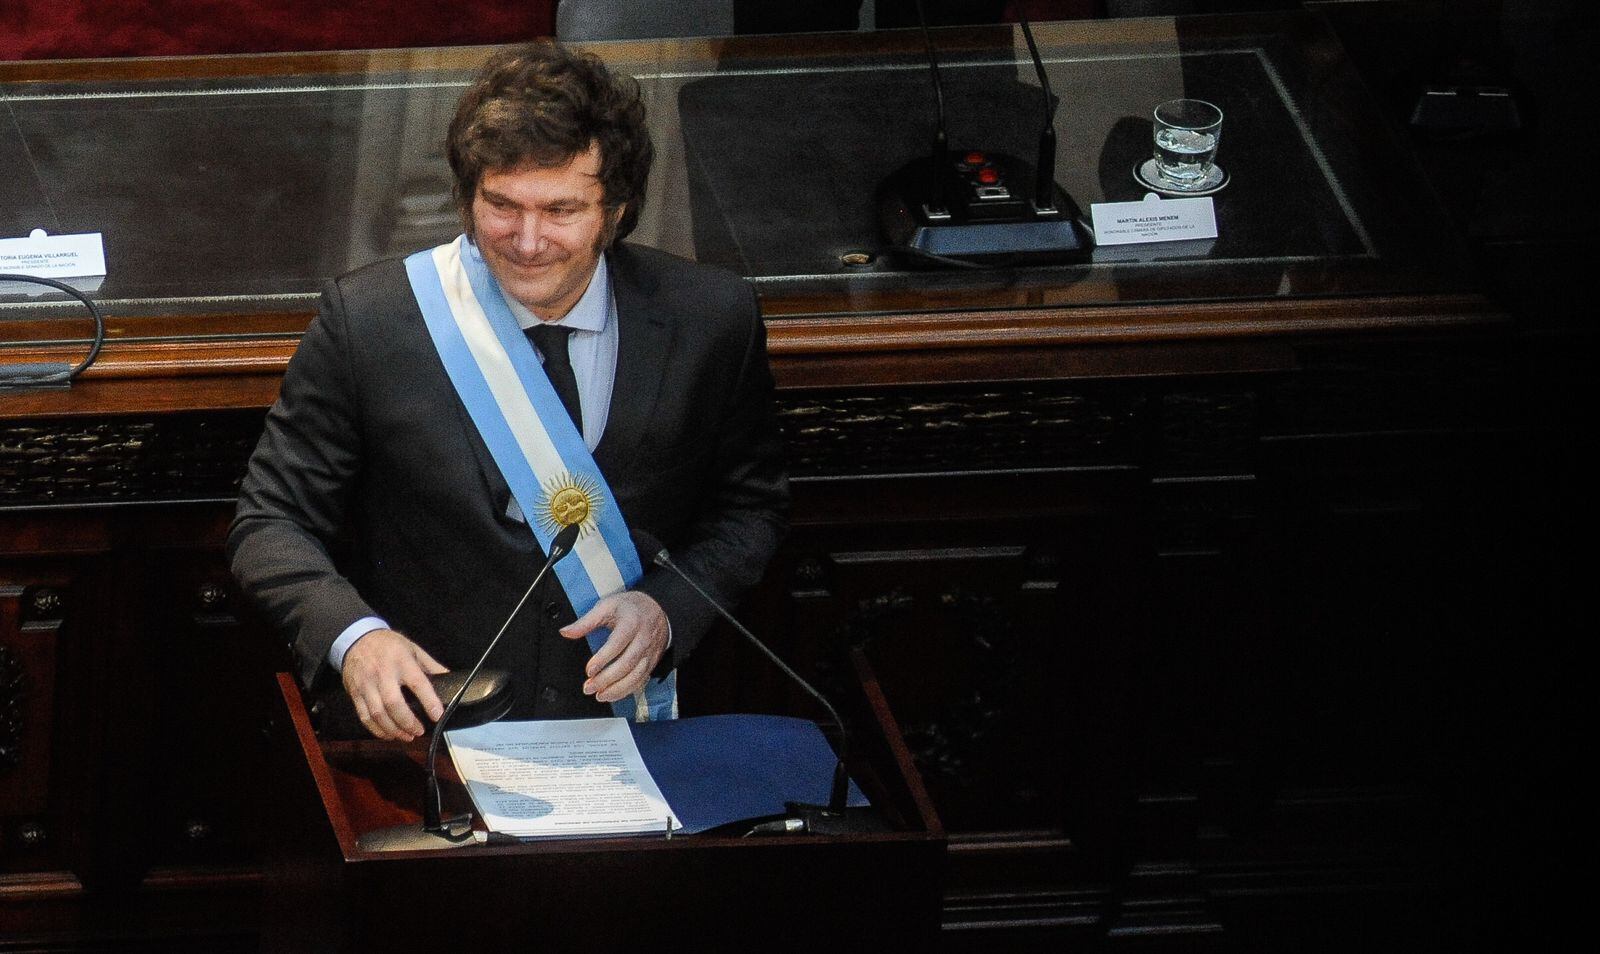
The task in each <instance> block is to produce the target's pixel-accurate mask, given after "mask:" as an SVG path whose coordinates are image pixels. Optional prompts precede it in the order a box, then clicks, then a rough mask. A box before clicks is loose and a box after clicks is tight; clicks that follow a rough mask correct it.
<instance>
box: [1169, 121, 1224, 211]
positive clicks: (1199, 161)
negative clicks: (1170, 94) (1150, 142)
mask: <svg viewBox="0 0 1600 954" xmlns="http://www.w3.org/2000/svg"><path fill="white" fill-rule="evenodd" d="M1221 138H1222V110H1220V109H1218V108H1217V107H1216V106H1215V105H1213V104H1211V103H1208V102H1206V101H1205V100H1203V99H1171V100H1168V101H1166V102H1165V103H1162V104H1161V105H1160V106H1157V107H1156V110H1155V139H1156V169H1155V171H1156V175H1157V176H1158V177H1159V178H1160V179H1161V182H1162V184H1163V185H1166V186H1168V187H1170V188H1171V189H1173V190H1174V191H1178V192H1182V191H1185V190H1195V191H1198V190H1201V189H1206V188H1209V187H1210V186H1212V185H1214V184H1215V183H1213V182H1212V179H1213V178H1215V172H1214V166H1215V165H1216V161H1217V143H1218V141H1219V140H1221Z"/></svg>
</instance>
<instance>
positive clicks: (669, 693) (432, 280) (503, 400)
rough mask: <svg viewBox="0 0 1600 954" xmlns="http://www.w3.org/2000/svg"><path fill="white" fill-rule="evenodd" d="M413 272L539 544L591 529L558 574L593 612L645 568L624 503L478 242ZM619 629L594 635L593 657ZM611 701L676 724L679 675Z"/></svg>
mask: <svg viewBox="0 0 1600 954" xmlns="http://www.w3.org/2000/svg"><path fill="white" fill-rule="evenodd" d="M406 274H407V275H408V276H409V277H410V280H411V290H412V293H413V294H415V295H416V298H417V304H418V305H419V306H421V308H422V317H423V319H424V320H425V321H426V322H427V325H428V334H429V335H430V336H431V337H432V338H433V344H434V346H435V347H436V348H438V349H439V357H440V358H442V359H443V360H444V366H445V370H446V372H448V373H449V375H450V381H451V383H452V384H454V385H455V389H456V393H457V394H459V395H460V396H461V400H462V402H463V403H465V404H466V407H467V413H468V414H469V415H470V416H471V417H472V422H473V424H474V425H476V426H477V428H478V433H479V434H480V435H482V437H483V442H484V443H485V444H486V445H488V448H489V453H490V455H491V456H493V457H494V462H495V465H496V466H498V467H499V468H500V474H501V476H503V477H504V478H505V481H506V484H507V485H509V486H510V488H511V494H512V496H513V497H515V498H516V501H517V506H519V507H521V508H522V512H523V514H524V515H525V516H526V517H527V520H528V525H529V527H530V528H532V530H533V533H534V536H535V537H536V538H537V539H538V541H539V545H540V546H541V547H543V548H544V550H545V552H547V553H548V552H549V550H550V541H551V540H553V539H554V538H555V535H556V534H557V533H558V532H560V530H561V528H562V527H563V526H565V525H566V524H568V523H571V522H574V521H575V520H577V521H581V523H582V525H583V532H582V533H581V534H579V535H578V543H577V545H576V547H575V548H574V552H573V553H572V555H571V556H570V557H568V558H567V559H565V560H562V561H561V562H560V563H557V564H556V567H555V573H556V576H557V578H558V579H560V581H561V586H562V588H563V589H565V590H566V593H567V598H568V599H569V600H571V602H572V608H573V609H574V610H575V611H576V612H577V613H578V615H579V616H582V615H583V614H584V613H587V612H588V611H589V609H590V608H591V607H593V606H594V605H595V603H597V602H599V601H600V599H601V598H602V597H605V596H610V595H611V594H613V593H619V592H621V591H623V590H624V589H627V588H628V587H630V586H632V585H633V584H634V583H636V582H638V580H639V577H640V576H642V575H643V569H642V568H641V567H640V565H639V558H638V555H637V553H636V552H635V550H634V548H633V541H632V539H631V537H630V535H629V533H628V526H627V524H626V523H624V522H623V519H622V511H621V510H620V509H618V507H617V501H616V498H615V497H613V496H612V493H611V488H610V487H609V486H607V484H606V479H605V477H604V475H602V474H601V473H600V468H599V467H597V466H595V462H594V457H593V456H592V455H590V453H589V448H588V447H587V446H585V445H584V442H583V435H582V434H580V433H579V432H578V428H577V426H576V425H575V424H573V423H572V418H571V416H569V415H568V414H567V409H566V407H565V406H563V405H562V403H561V398H560V397H558V396H557V395H556V392H555V388H553V387H551V385H550V379H549V378H547V377H546V376H545V373H544V368H543V367H542V366H541V365H540V363H539V358H538V355H537V354H536V353H535V352H534V349H533V345H532V344H531V343H530V342H529V341H528V339H527V336H526V335H525V334H524V333H523V331H522V329H521V328H520V327H518V325H517V320H516V319H515V318H514V317H512V315H511V309H510V308H508V307H507V306H506V302H505V298H504V297H502V295H501V292H500V285H499V283H498V282H496V281H495V280H494V276H493V275H492V274H490V272H489V268H488V266H487V265H486V264H484V261H483V257H482V256H481V255H480V254H479V252H478V249H477V247H476V246H474V245H473V244H472V243H470V242H468V241H467V239H466V237H465V236H462V237H461V238H458V239H456V240H455V241H453V242H449V243H447V244H444V245H441V246H439V247H438V248H435V249H432V250H430V251H426V252H418V253H416V254H415V255H412V256H410V257H408V258H407V259H406ZM610 634H611V631H610V630H608V629H605V628H600V629H596V630H594V631H593V632H591V633H590V634H589V636H588V640H589V650H590V652H595V651H597V650H599V648H600V647H601V646H602V645H604V644H605V641H606V637H607V636H609V635H610ZM611 705H612V709H613V710H614V711H615V712H616V714H617V715H619V716H622V717H623V718H627V719H632V720H634V721H636V722H649V721H654V720H657V719H674V718H677V715H678V694H677V672H676V671H674V672H672V673H669V674H668V675H667V678H666V679H651V680H650V682H649V684H648V685H646V686H645V688H644V689H643V690H641V691H639V692H638V693H636V694H635V695H634V696H633V697H632V698H631V699H623V700H621V701H618V702H614V703H612V704H611Z"/></svg>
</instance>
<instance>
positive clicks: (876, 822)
mask: <svg viewBox="0 0 1600 954" xmlns="http://www.w3.org/2000/svg"><path fill="white" fill-rule="evenodd" d="M633 543H634V546H636V547H638V549H639V553H640V554H641V555H642V556H647V557H648V558H649V559H650V562H651V563H654V564H655V565H656V566H659V567H662V568H664V569H668V570H671V571H672V572H674V573H676V574H677V575H678V576H679V577H680V578H681V579H682V580H683V581H684V582H685V583H687V584H689V587H690V589H692V590H694V591H695V592H696V593H698V594H699V595H700V598H701V599H703V600H705V601H706V603H707V605H709V606H710V607H711V608H712V609H714V610H716V611H717V615H719V616H721V617H722V618H723V619H725V620H727V621H728V623H729V625H731V626H732V627H733V628H734V629H736V630H738V632H739V635H741V636H743V637H744V638H745V639H747V640H749V641H750V643H751V644H752V645H753V646H755V647H756V649H758V650H760V651H761V654H762V655H763V656H766V657H767V659H768V660H770V661H771V662H772V664H773V665H775V666H777V667H778V669H779V670H781V671H782V672H783V674H784V675H786V676H788V677H789V678H790V679H792V680H794V681H795V683H796V684H797V685H799V686H800V688H802V689H804V690H805V691H806V692H807V694H809V695H810V696H811V698H813V699H815V700H817V702H818V703H820V704H821V705H822V708H824V709H826V710H827V712H828V716H829V717H830V718H831V719H833V724H834V725H836V726H838V727H839V753H838V755H839V759H838V762H837V763H836V764H835V765H834V770H833V785H832V788H831V789H830V791H829V795H828V804H827V805H826V806H822V805H807V804H804V803H800V802H788V803H786V806H785V807H787V808H788V810H789V812H790V813H791V814H793V815H798V816H799V819H798V820H799V822H800V823H801V824H800V825H798V826H793V825H789V824H781V825H780V824H776V823H774V822H773V820H771V819H757V820H755V821H761V822H767V824H759V825H754V826H753V827H752V828H751V829H750V833H752V834H794V833H800V832H806V833H810V834H830V835H831V834H845V833H849V832H864V831H883V830H885V827H884V825H883V823H882V821H881V819H879V818H878V817H877V813H876V811H875V810H873V809H872V808H870V807H868V808H865V809H859V808H858V809H854V810H852V809H850V808H849V806H848V805H847V804H846V803H847V802H848V801H849V793H850V775H849V772H848V770H847V769H846V768H845V756H846V755H847V754H848V752H849V730H848V729H847V728H846V727H845V724H844V720H843V719H841V718H839V710H837V709H835V708H834V707H833V703H831V702H829V701H828V699H827V697H825V696H824V695H823V694H822V693H820V692H818V691H817V690H816V689H815V688H813V687H812V685H811V684H810V683H809V682H806V681H805V680H804V679H803V678H801V677H800V674H799V673H797V672H795V671H794V670H793V669H791V668H789V666H788V664H787V663H785V662H784V661H783V660H782V659H780V658H778V654H777V653H774V652H773V651H772V650H771V649H770V648H768V647H767V644H766V643H764V642H762V641H761V640H760V639H759V638H757V637H756V634H754V633H752V632H750V630H749V629H747V628H746V627H745V625H744V624H743V623H741V622H739V621H738V620H737V619H735V618H734V616H733V614H732V613H730V612H728V610H727V609H726V608H724V607H723V605H722V604H721V603H719V602H718V601H717V600H716V599H715V598H714V597H713V596H712V595H711V594H710V593H707V592H706V591H705V589H704V588H703V587H701V586H700V584H699V583H697V582H695V580H694V579H693V578H692V577H690V576H689V574H687V573H685V572H684V571H683V570H682V569H680V568H679V567H678V565H677V564H676V563H674V562H672V555H671V554H669V553H668V552H667V548H666V547H664V546H662V544H661V541H660V540H657V539H656V538H655V536H654V535H652V534H651V533H650V532H649V531H647V530H637V529H636V530H634V531H633ZM736 824H740V823H736ZM723 827H726V826H723Z"/></svg>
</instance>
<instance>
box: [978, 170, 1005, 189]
mask: <svg viewBox="0 0 1600 954" xmlns="http://www.w3.org/2000/svg"><path fill="white" fill-rule="evenodd" d="M978 181H979V182H981V183H983V184H984V185H994V184H995V183H996V182H999V181H1000V173H998V172H995V171H994V170H993V169H979V170H978Z"/></svg>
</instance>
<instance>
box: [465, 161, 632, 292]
mask: <svg viewBox="0 0 1600 954" xmlns="http://www.w3.org/2000/svg"><path fill="white" fill-rule="evenodd" d="M599 174H600V149H599V147H598V146H595V145H590V146H589V149H588V151H587V152H581V153H579V154H578V155H576V156H574V157H573V158H572V161H571V162H569V163H567V164H566V165H564V166H556V167H554V168H550V169H543V168H540V167H538V166H534V165H527V166H518V167H516V168H513V169H495V170H489V171H486V172H484V174H483V176H482V177H481V178H479V180H478V191H477V192H476V193H475V194H474V195H473V197H472V224H473V231H474V233H475V238H476V240H477V243H478V249H479V250H480V251H481V252H483V260H484V261H485V262H487V263H488V265H489V270H490V271H491V272H493V273H494V277H495V278H496V279H498V280H499V282H500V288H501V290H503V291H504V292H505V293H506V294H508V295H510V296H511V297H512V298H515V299H516V300H517V301H519V302H521V303H522V305H523V306H524V307H526V308H527V309H528V310H529V311H531V312H533V313H534V314H535V315H538V316H539V317H540V318H541V319H543V320H545V321H555V320H557V319H559V318H561V317H562V316H564V315H565V314H566V313H567V312H568V311H571V310H572V306H573V305H575V304H577V303H578V299H579V298H582V297H583V291H584V289H585V288H587V287H588V285H589V278H590V276H592V275H593V274H594V269H595V265H596V263H597V262H598V261H599V258H600V253H601V251H602V250H603V249H604V247H605V244H606V239H607V238H609V236H610V234H611V229H612V227H613V226H614V225H615V224H616V221H617V220H618V219H619V218H620V217H621V215H622V209H621V208H616V209H612V210H610V211H609V213H608V212H607V210H606V208H605V205H604V204H603V200H604V197H605V190H604V189H603V188H602V187H601V185H600V178H599Z"/></svg>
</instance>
